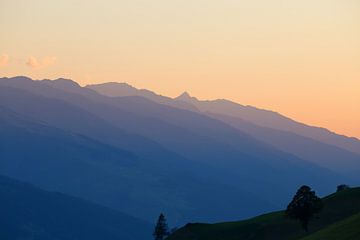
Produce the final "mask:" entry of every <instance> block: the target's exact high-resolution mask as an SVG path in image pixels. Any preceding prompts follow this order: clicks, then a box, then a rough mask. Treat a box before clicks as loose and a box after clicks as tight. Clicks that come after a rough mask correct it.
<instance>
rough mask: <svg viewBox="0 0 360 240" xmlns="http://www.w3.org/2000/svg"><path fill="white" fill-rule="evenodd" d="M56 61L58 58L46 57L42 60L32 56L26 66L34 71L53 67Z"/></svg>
mask: <svg viewBox="0 0 360 240" xmlns="http://www.w3.org/2000/svg"><path fill="white" fill-rule="evenodd" d="M55 61H56V57H44V58H42V59H41V60H40V59H37V58H35V57H33V56H30V57H29V58H28V59H27V61H26V65H27V66H28V67H30V68H33V69H39V68H45V67H48V66H51V65H53V64H54V63H55Z"/></svg>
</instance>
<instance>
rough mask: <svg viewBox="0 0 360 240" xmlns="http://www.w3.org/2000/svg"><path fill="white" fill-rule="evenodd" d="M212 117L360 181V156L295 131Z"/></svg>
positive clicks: (234, 119)
mask: <svg viewBox="0 0 360 240" xmlns="http://www.w3.org/2000/svg"><path fill="white" fill-rule="evenodd" d="M209 116H211V117H213V118H215V119H219V120H221V121H223V122H225V123H227V124H229V125H231V126H233V127H235V128H238V129H239V130H241V131H243V132H245V133H247V134H249V135H251V136H252V137H255V138H257V139H258V140H261V141H264V142H266V143H267V144H270V145H272V146H274V147H276V148H278V149H280V150H282V151H285V152H289V153H291V154H294V155H296V156H298V157H299V158H301V159H304V160H307V161H309V162H313V163H315V164H318V165H320V166H322V167H325V168H328V169H331V170H332V171H335V172H338V173H342V174H346V175H347V176H351V177H352V178H353V179H356V181H354V183H355V184H356V183H357V182H358V181H359V180H360V176H359V174H358V172H359V171H360V154H355V153H353V152H350V151H346V150H344V149H343V148H339V147H336V146H334V145H329V144H326V143H323V142H320V141H317V140H314V139H312V138H308V137H304V136H301V135H297V134H295V133H292V132H287V131H282V130H277V129H272V128H266V127H261V126H258V125H255V124H252V123H250V122H247V121H245V120H242V119H239V118H235V117H230V116H227V115H220V114H211V113H209Z"/></svg>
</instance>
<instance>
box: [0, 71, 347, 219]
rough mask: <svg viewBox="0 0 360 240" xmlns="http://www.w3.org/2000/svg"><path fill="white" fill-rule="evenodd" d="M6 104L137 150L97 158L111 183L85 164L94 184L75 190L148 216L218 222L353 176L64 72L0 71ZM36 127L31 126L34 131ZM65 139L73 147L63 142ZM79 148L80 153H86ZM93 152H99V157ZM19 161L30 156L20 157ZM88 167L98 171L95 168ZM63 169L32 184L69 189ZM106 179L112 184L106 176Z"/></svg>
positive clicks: (203, 118) (193, 114) (49, 122)
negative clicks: (119, 161) (85, 84)
mask: <svg viewBox="0 0 360 240" xmlns="http://www.w3.org/2000/svg"><path fill="white" fill-rule="evenodd" d="M1 105H2V106H4V107H7V108H9V109H10V110H11V111H13V112H15V113H18V114H21V115H22V117H23V118H25V119H31V120H32V121H33V122H35V123H39V122H40V123H45V124H46V125H47V126H49V127H51V128H56V129H60V130H61V131H65V132H69V133H71V134H73V135H74V134H75V135H81V136H84V137H86V138H89V139H92V140H94V141H97V142H99V143H102V144H103V145H106V146H111V147H113V148H115V149H122V150H124V151H127V152H130V153H132V154H133V155H135V156H136V157H138V160H139V161H136V163H137V164H135V165H134V166H133V167H132V168H129V169H128V168H125V170H126V171H125V170H124V171H122V172H120V173H119V172H116V173H114V170H113V169H111V170H108V169H106V167H105V166H104V168H99V170H97V171H100V172H102V173H101V176H103V174H105V173H108V174H109V175H105V176H103V177H99V178H100V179H105V181H102V182H101V183H102V185H101V186H105V187H102V188H99V190H97V189H98V188H97V187H98V186H97V185H96V182H93V181H91V182H89V181H90V180H91V179H90V178H86V177H84V178H83V176H84V174H83V173H82V172H80V173H81V174H79V176H78V177H77V178H76V179H80V180H81V181H80V180H79V181H80V183H81V184H83V185H85V186H91V187H93V188H92V189H94V190H96V191H88V192H84V190H83V189H82V188H80V187H79V188H78V189H79V190H78V192H76V193H77V194H81V195H80V197H83V198H86V199H90V200H93V201H96V202H98V203H101V204H103V205H106V206H110V207H113V208H116V209H119V210H121V211H123V212H127V213H131V214H134V215H135V216H137V217H141V218H144V219H148V220H152V219H153V218H156V215H157V214H158V213H159V212H160V211H165V213H166V214H167V215H169V218H170V219H176V221H177V222H181V223H183V222H185V221H188V220H190V219H195V220H197V221H209V222H213V221H219V220H231V219H238V218H239V217H249V216H253V215H255V214H259V213H260V212H263V211H265V210H267V211H270V210H273V209H276V208H280V207H281V206H283V204H285V203H286V202H287V201H288V196H290V194H291V193H292V191H293V189H294V188H296V187H298V186H299V185H302V184H311V185H312V186H314V187H315V188H316V189H318V191H319V192H320V193H321V194H326V193H328V192H329V191H331V189H332V187H333V186H336V185H337V184H339V183H342V182H345V183H347V182H348V181H349V180H348V178H347V176H342V175H340V174H336V173H333V172H331V171H329V170H327V169H324V168H321V167H319V166H317V165H316V164H312V163H309V162H307V161H304V160H303V159H300V158H298V157H296V156H294V155H292V154H289V153H285V152H283V151H279V150H278V149H276V148H274V147H272V146H270V145H268V144H265V143H264V142H261V141H259V140H256V139H254V138H252V137H251V136H249V135H248V134H245V133H243V132H241V131H240V130H238V129H236V128H234V127H231V126H229V125H228V124H225V123H224V122H222V121H219V120H216V119H213V118H210V117H208V116H206V115H204V114H201V113H198V112H194V111H187V110H183V109H179V108H173V107H170V106H166V105H164V104H158V103H155V102H153V101H149V100H147V99H145V98H142V97H107V96H104V95H101V94H98V93H96V92H95V91H93V90H91V89H87V88H82V87H80V86H79V85H78V84H76V83H74V82H72V81H69V80H65V79H59V80H56V81H48V80H46V81H32V80H31V79H28V78H25V77H18V78H11V79H1V80H0V106H1ZM10 122H11V121H10ZM26 127H27V126H25V128H26ZM13 132H15V131H13ZM19 132H21V131H20V130H19ZM39 133H41V131H40V130H34V131H32V134H34V135H35V136H36V137H38V136H39ZM10 136H11V135H10ZM35 136H34V137H35ZM50 137H51V138H52V137H53V136H50ZM13 139H14V138H13ZM4 141H5V139H4ZM13 143H14V142H13ZM39 145H40V144H39ZM15 146H16V144H14V145H13V146H12V148H15ZM60 149H61V150H62V152H64V154H65V153H66V152H67V150H66V146H62V148H60ZM39 152H40V151H39ZM9 154H11V153H9ZM32 154H37V153H36V152H35V151H34V152H32ZM32 157H33V158H35V157H36V155H33V156H32ZM69 157H70V156H64V158H69ZM82 158H83V157H81V158H79V159H77V161H79V162H82V161H84V160H83V159H82ZM29 159H30V160H29V161H32V159H31V158H29ZM35 159H36V158H35ZM70 159H71V157H70ZM91 160H92V161H95V162H97V160H96V158H91ZM19 161H23V162H26V160H25V159H24V158H19ZM9 164H11V162H9ZM26 170H27V171H28V173H27V174H28V175H29V176H30V175H31V176H32V177H34V176H36V177H41V176H42V174H36V171H35V170H36V169H34V168H29V169H26ZM52 171H54V169H52ZM49 172H51V171H49ZM16 173H17V172H16V171H14V172H13V174H16ZM74 174H75V173H74ZM92 174H94V175H99V174H98V173H97V172H96V171H95V172H92ZM11 176H13V177H21V176H22V175H19V174H17V175H16V176H15V175H11ZM85 176H86V174H85ZM125 176H126V178H125V180H124V179H123V178H124V177H125ZM74 177H75V176H74ZM61 178H62V177H59V178H58V179H56V180H54V181H53V182H48V181H45V182H41V181H42V180H44V179H42V180H41V179H38V181H37V182H36V184H38V185H39V186H42V185H40V184H43V185H46V187H47V189H50V190H52V189H53V188H54V187H56V190H61V191H63V192H65V193H71V194H74V193H75V191H71V192H68V191H70V190H71V189H72V187H73V186H69V185H66V184H61V181H62V180H61ZM107 179H111V181H112V182H113V183H116V184H113V185H114V186H112V185H111V186H107V185H106V184H105V183H106V182H107ZM108 182H110V180H109V181H108ZM80 183H79V185H80ZM90 183H91V184H90ZM125 184H130V187H127V186H125ZM59 187H61V189H59ZM69 188H70V189H69ZM103 191H106V192H103ZM89 192H90V193H92V195H90V193H89ZM213 192H217V194H216V195H215V196H214V194H213ZM101 193H102V194H101ZM121 193H122V194H123V195H124V200H123V201H122V202H121V203H120V202H117V199H118V196H119V194H121ZM259 193H261V196H260V194H259ZM240 201H241V202H242V204H241V205H239V204H238V202H240ZM125 203H126V204H125ZM214 205H216V206H221V207H217V208H214V207H213V206H214Z"/></svg>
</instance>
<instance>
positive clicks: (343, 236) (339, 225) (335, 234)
mask: <svg viewBox="0 0 360 240" xmlns="http://www.w3.org/2000/svg"><path fill="white" fill-rule="evenodd" d="M323 239H326V240H351V239H360V213H358V214H355V215H353V216H351V217H348V218H346V219H345V220H342V221H339V222H336V223H334V224H332V225H330V226H329V227H326V228H325V229H322V230H320V231H318V232H315V233H313V234H311V235H310V236H308V237H305V238H302V239H301V240H323Z"/></svg>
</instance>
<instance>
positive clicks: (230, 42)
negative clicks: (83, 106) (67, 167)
mask: <svg viewBox="0 0 360 240" xmlns="http://www.w3.org/2000/svg"><path fill="white" fill-rule="evenodd" d="M0 31H1V33H0V77H4V76H8V77H11V76H16V75H25V76H29V77H32V78H35V79H43V78H50V79H54V78H59V77H65V78H71V79H74V80H75V81H77V82H79V83H80V84H81V85H86V84H90V83H92V84H95V83H102V82H108V81H117V82H127V83H129V84H131V85H133V86H135V87H138V88H147V89H150V90H153V91H155V92H157V93H160V94H163V95H167V96H171V97H173V96H176V95H179V94H181V92H183V91H185V90H186V91H188V92H190V93H191V94H192V95H194V96H196V97H198V98H200V99H215V98H227V99H230V100H233V101H236V102H239V103H241V104H245V105H253V106H257V107H260V108H266V109H271V110H274V111H278V112H280V113H282V114H284V115H286V116H289V117H291V118H294V119H296V120H298V121H301V122H305V123H307V124H310V125H317V126H321V127H326V128H329V129H331V130H333V131H335V132H337V133H341V134H345V135H348V136H355V137H358V138H360V1H359V0H297V1H295V0H293V1H292V0H288V1H285V0H283V1H280V0H271V1H270V0H251V1H250V0H248V1H242V0H216V1H215V0H151V1H149V0H92V1H90V0H86V1H85V0H59V1H50V0H32V1H26V0H0Z"/></svg>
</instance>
